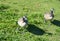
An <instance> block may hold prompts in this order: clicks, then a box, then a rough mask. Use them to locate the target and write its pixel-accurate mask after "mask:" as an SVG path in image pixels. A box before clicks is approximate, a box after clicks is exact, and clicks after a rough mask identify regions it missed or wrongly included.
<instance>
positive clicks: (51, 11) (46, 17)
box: [44, 8, 54, 22]
mask: <svg viewBox="0 0 60 41" xmlns="http://www.w3.org/2000/svg"><path fill="white" fill-rule="evenodd" d="M53 10H54V9H53V8H52V9H51V10H50V12H49V13H45V14H44V19H45V22H46V21H48V20H49V21H52V19H53V18H54V14H53Z"/></svg>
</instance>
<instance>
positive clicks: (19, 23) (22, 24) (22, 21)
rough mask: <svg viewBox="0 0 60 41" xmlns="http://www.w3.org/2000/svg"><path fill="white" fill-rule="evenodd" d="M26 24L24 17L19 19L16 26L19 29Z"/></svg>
mask: <svg viewBox="0 0 60 41" xmlns="http://www.w3.org/2000/svg"><path fill="white" fill-rule="evenodd" d="M27 24H28V20H27V17H26V16H23V17H22V18H19V20H18V25H19V26H21V27H25V26H26V25H27Z"/></svg>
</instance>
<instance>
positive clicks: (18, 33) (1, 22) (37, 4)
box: [0, 0, 60, 41]
mask: <svg viewBox="0 0 60 41" xmlns="http://www.w3.org/2000/svg"><path fill="white" fill-rule="evenodd" d="M51 8H54V15H55V17H54V21H53V22H52V23H51V25H50V26H49V25H48V24H49V23H44V18H43V15H44V13H45V12H49V10H50V9H51ZM26 14H27V17H28V22H29V25H28V26H27V27H26V28H22V27H20V26H19V25H18V24H17V21H18V19H19V18H20V17H22V16H24V15H26ZM0 41H60V0H0Z"/></svg>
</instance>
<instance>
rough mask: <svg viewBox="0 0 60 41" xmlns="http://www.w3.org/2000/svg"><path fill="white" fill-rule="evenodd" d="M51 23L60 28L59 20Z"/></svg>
mask: <svg viewBox="0 0 60 41" xmlns="http://www.w3.org/2000/svg"><path fill="white" fill-rule="evenodd" d="M51 23H53V24H54V25H56V26H59V27H60V21H58V20H54V21H52V22H51Z"/></svg>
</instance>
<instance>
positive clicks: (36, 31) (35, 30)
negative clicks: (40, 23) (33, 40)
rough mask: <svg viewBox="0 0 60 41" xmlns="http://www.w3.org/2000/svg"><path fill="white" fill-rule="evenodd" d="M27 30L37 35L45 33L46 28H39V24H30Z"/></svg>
mask: <svg viewBox="0 0 60 41" xmlns="http://www.w3.org/2000/svg"><path fill="white" fill-rule="evenodd" d="M27 30H28V31H29V32H31V33H33V34H36V35H43V34H44V33H45V31H44V30H42V29H40V28H38V27H37V26H35V25H32V24H29V25H28V28H27Z"/></svg>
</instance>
